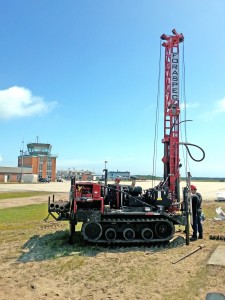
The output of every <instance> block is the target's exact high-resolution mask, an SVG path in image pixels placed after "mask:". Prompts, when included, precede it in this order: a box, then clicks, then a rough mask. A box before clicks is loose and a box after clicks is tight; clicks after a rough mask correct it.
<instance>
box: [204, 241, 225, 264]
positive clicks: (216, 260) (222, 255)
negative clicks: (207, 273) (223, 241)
mask: <svg viewBox="0 0 225 300" xmlns="http://www.w3.org/2000/svg"><path fill="white" fill-rule="evenodd" d="M207 264H208V265H219V266H225V246H218V247H217V248H216V250H215V251H214V252H213V254H212V255H211V257H210V259H209V261H208V263H207Z"/></svg>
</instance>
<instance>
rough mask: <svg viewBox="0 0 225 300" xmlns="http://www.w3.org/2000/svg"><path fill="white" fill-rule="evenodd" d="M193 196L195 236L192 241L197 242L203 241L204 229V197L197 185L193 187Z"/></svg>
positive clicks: (193, 235)
mask: <svg viewBox="0 0 225 300" xmlns="http://www.w3.org/2000/svg"><path fill="white" fill-rule="evenodd" d="M191 194H192V218H193V224H192V229H193V234H192V237H191V239H190V240H191V241H196V240H197V239H198V238H199V239H203V228H202V218H201V215H202V196H201V194H200V193H198V192H197V188H196V186H195V185H191Z"/></svg>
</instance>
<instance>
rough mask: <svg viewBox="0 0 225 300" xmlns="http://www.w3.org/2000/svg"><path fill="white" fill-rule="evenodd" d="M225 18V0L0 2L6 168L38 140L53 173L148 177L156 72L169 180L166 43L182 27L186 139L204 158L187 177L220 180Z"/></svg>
mask: <svg viewBox="0 0 225 300" xmlns="http://www.w3.org/2000/svg"><path fill="white" fill-rule="evenodd" d="M224 13H225V2H224V1H223V0H216V1H214V2H212V1H208V0H205V1H193V0H190V1H179V0H177V1H174V0H171V1H162V0H159V1H151V0H148V1H147V0H146V1H143V0H140V1H137V0H113V1H112V0H108V1H107V0H104V1H103V0H92V1H90V0H89V1H88V0H82V1H81V0H80V1H78V0H60V1H59V0H45V1H44V0H39V1H34V0H27V1H25V0H20V1H16V0H14V1H12V0H0V126H1V143H0V165H1V166H17V157H18V155H19V154H20V149H21V148H22V141H23V140H24V144H25V145H26V144H27V143H29V142H35V141H36V140H37V137H38V141H39V142H43V143H50V144H52V153H53V154H58V159H57V169H68V168H71V169H72V168H75V169H84V170H86V169H87V170H91V171H94V172H96V173H100V174H101V173H102V170H103V169H104V161H105V160H106V161H108V164H107V167H108V169H109V170H110V171H115V170H120V171H130V172H131V174H152V172H153V149H154V134H155V133H154V132H155V110H156V102H157V93H158V74H159V70H160V71H161V77H160V88H159V92H160V97H159V98H160V104H159V105H160V113H159V120H160V121H159V133H158V146H157V149H158V151H157V172H156V173H157V175H159V176H163V163H162V162H161V158H162V156H163V144H162V143H161V139H162V138H163V95H164V86H163V76H164V48H162V47H161V48H162V49H161V55H162V62H161V65H160V68H159V57H160V36H161V35H162V34H163V33H166V34H171V30H172V29H173V28H176V30H177V31H178V32H182V33H183V35H184V38H185V41H184V45H182V46H180V49H181V52H182V55H184V62H185V95H186V101H187V108H186V114H187V119H191V120H193V121H192V122H188V124H187V140H188V142H190V143H193V144H197V145H199V146H200V147H202V148H203V149H204V150H205V153H206V158H205V160H204V161H202V162H200V163H197V162H194V161H192V160H191V159H189V160H188V168H187V169H188V171H190V172H191V174H192V176H214V177H215V176H221V177H222V176H223V177H224V176H225V158H224V157H225V155H224V153H225V152H224V151H225V150H224V149H225V133H224V128H225V126H224V120H225V77H224V70H225V18H224ZM183 98H184V97H183ZM183 100H184V99H182V97H181V107H182V102H183ZM183 118H184V117H183V112H182V113H181V120H183ZM181 130H183V129H182V128H181ZM181 141H182V140H181ZM24 150H25V149H24ZM191 151H192V150H191ZM180 154H181V157H180V158H181V163H182V164H183V166H185V164H186V163H185V161H184V160H185V157H184V156H183V150H182V148H180ZM193 154H194V155H195V157H197V158H199V157H200V156H201V153H199V152H196V150H193ZM185 173H186V168H185V167H183V168H182V169H181V175H182V176H185Z"/></svg>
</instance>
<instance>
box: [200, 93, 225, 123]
mask: <svg viewBox="0 0 225 300" xmlns="http://www.w3.org/2000/svg"><path fill="white" fill-rule="evenodd" d="M224 112H225V98H223V99H221V100H218V101H216V102H215V106H214V109H213V110H212V111H209V112H207V113H205V114H204V117H205V118H206V119H213V118H215V117H217V116H218V114H220V113H224Z"/></svg>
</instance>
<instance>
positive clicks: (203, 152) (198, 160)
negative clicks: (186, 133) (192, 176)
mask: <svg viewBox="0 0 225 300" xmlns="http://www.w3.org/2000/svg"><path fill="white" fill-rule="evenodd" d="M179 145H184V146H185V147H186V149H187V152H188V154H189V155H190V157H191V158H192V159H193V160H194V161H197V162H200V161H202V160H203V159H204V158H205V151H204V150H203V149H202V148H201V147H199V146H197V145H195V144H191V143H183V142H181V143H179ZM188 146H193V147H196V148H198V149H200V150H201V151H202V158H201V159H196V158H194V157H193V156H192V155H191V152H190V150H189V147H188Z"/></svg>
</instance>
